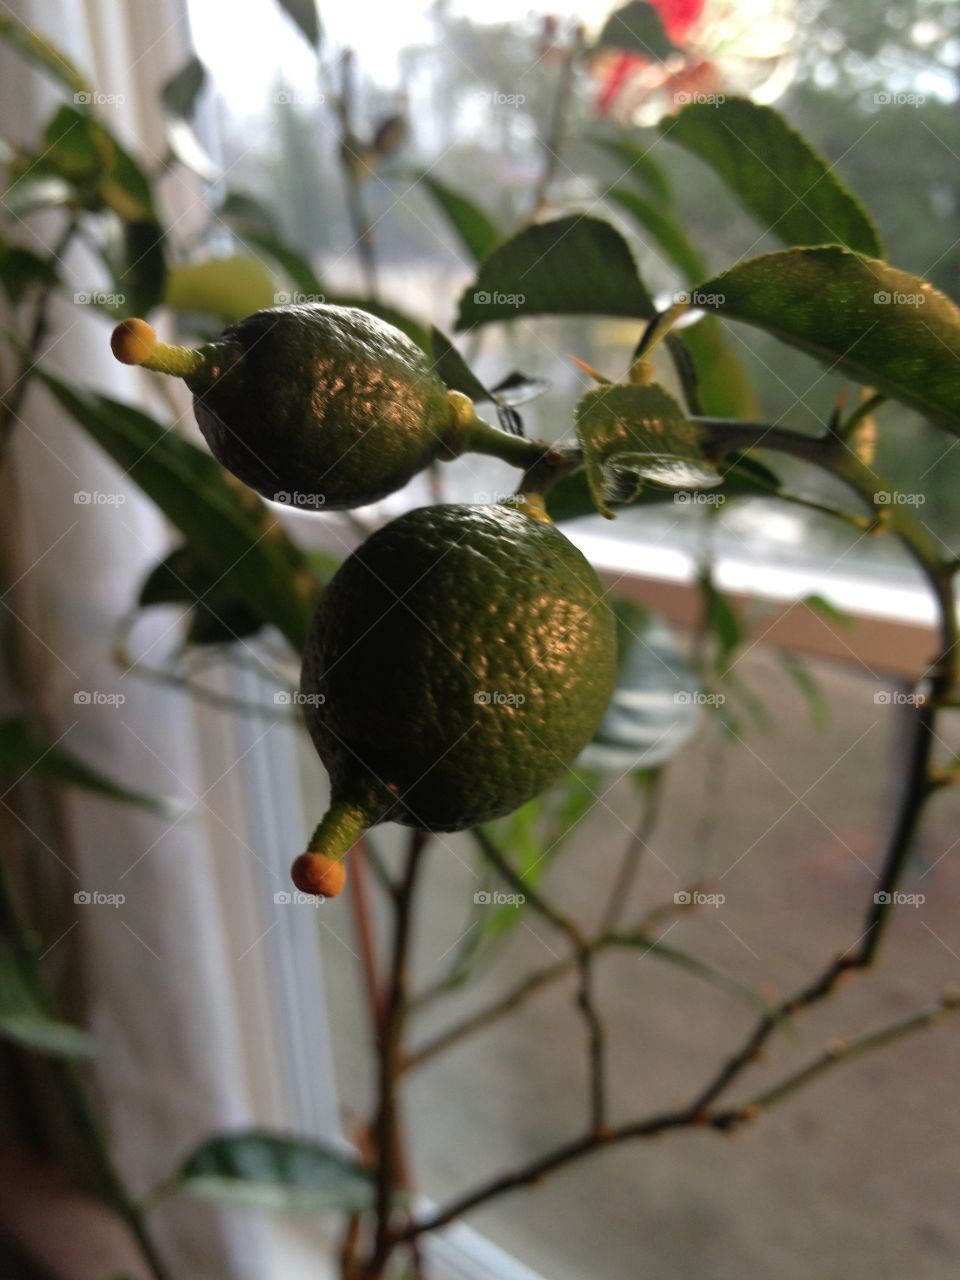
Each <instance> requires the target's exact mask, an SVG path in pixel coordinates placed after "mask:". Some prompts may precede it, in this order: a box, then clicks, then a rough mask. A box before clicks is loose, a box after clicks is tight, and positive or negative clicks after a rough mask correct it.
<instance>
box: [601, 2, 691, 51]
mask: <svg viewBox="0 0 960 1280" xmlns="http://www.w3.org/2000/svg"><path fill="white" fill-rule="evenodd" d="M597 44H598V45H600V46H601V48H604V47H607V46H610V45H612V46H613V47H614V48H616V49H627V50H629V52H630V53H641V54H644V55H645V56H646V57H648V58H650V59H652V60H653V61H654V62H663V61H664V59H666V58H669V56H670V54H671V53H677V52H678V50H677V46H676V45H675V44H674V43H673V41H672V40H671V39H670V37H669V36H668V35H667V33H666V31H664V29H663V21H662V19H661V17H660V14H659V12H658V11H657V9H656V8H654V6H653V5H652V4H648V3H647V0H631V3H630V4H625V5H624V6H623V8H622V9H616V10H615V11H614V12H613V13H611V15H610V17H609V18H608V19H607V21H606V22H605V23H604V26H603V30H602V31H601V32H600V35H599V37H598V38H597Z"/></svg>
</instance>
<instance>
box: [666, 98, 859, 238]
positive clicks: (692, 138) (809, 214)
mask: <svg viewBox="0 0 960 1280" xmlns="http://www.w3.org/2000/svg"><path fill="white" fill-rule="evenodd" d="M660 129H661V132H662V133H663V135H664V137H666V138H669V139H670V141H671V142H678V143H680V145H681V146H684V147H686V148H687V149H688V150H690V151H693V152H694V153H695V154H696V155H698V156H699V157H700V158H701V159H702V160H705V161H706V163H707V164H709V165H711V166H712V167H713V168H714V169H715V170H716V171H717V172H718V173H719V174H720V176H721V177H722V178H723V180H724V181H725V182H726V183H727V185H728V186H729V187H730V188H731V190H732V191H733V193H734V194H735V195H736V196H737V198H738V199H739V200H740V202H741V204H742V205H743V206H744V207H745V208H746V209H747V210H748V211H749V212H750V213H752V214H754V215H755V216H756V217H757V218H758V219H759V220H760V222H761V223H762V224H763V226H764V228H765V229H769V230H770V231H772V232H773V233H774V234H775V235H776V236H777V237H778V238H779V239H780V240H782V241H783V242H784V243H785V244H788V245H805V244H807V245H814V244H844V245H847V246H848V247H849V248H851V249H856V250H857V251H858V252H859V253H865V254H868V255H870V256H871V257H880V255H881V254H882V253H883V248H882V246H881V243H880V238H879V235H878V233H877V229H876V227H875V226H874V224H873V221H872V220H871V219H870V217H869V216H868V214H867V213H866V211H865V210H864V208H863V206H862V205H861V204H860V202H859V201H858V200H857V199H856V197H855V196H854V195H853V194H852V193H851V192H849V191H848V190H847V189H846V187H845V186H844V185H843V184H842V183H841V182H840V180H839V178H837V177H836V175H835V173H834V171H833V167H832V166H831V165H828V164H827V162H826V160H824V158H823V157H822V156H820V155H818V154H817V153H816V152H815V151H814V150H813V148H812V147H811V146H810V145H809V143H807V142H806V141H805V140H804V139H803V138H802V137H801V136H800V135H799V134H798V133H796V132H795V131H794V130H793V129H791V128H790V126H789V125H788V124H787V122H786V121H785V120H784V119H783V117H782V116H781V115H779V114H778V113H777V112H776V111H774V110H773V108H772V107H766V106H761V105H760V104H759V103H756V102H748V101H747V100H746V99H745V98H727V99H726V100H725V101H724V102H720V103H718V104H716V105H714V104H712V103H705V102H694V103H691V104H690V105H689V106H687V107H684V108H683V110H682V111H681V112H680V114H679V115H678V116H676V117H671V118H669V119H667V120H664V121H662V122H661V125H660Z"/></svg>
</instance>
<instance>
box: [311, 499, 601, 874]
mask: <svg viewBox="0 0 960 1280" xmlns="http://www.w3.org/2000/svg"><path fill="white" fill-rule="evenodd" d="M615 668H616V636H615V626H614V620H613V615H612V613H611V610H610V609H609V607H608V605H607V603H606V601H605V599H604V592H603V588H602V586H601V584H600V582H599V580H598V578H597V575H596V573H595V572H594V570H593V569H592V568H591V566H590V564H589V563H588V562H587V561H586V560H585V559H584V557H583V556H582V555H581V554H580V552H579V551H578V550H577V549H576V547H574V546H573V544H572V543H571V542H569V541H568V539H567V538H565V537H564V536H563V534H562V533H560V532H559V531H558V530H557V529H555V528H554V527H553V525H552V524H551V523H550V522H549V521H547V520H546V519H545V518H543V517H539V516H537V515H536V513H535V512H532V511H531V514H528V513H527V512H526V511H524V510H518V509H517V508H516V507H511V506H507V505H496V506H464V505H441V506H432V507H423V508H420V509H419V510H416V511H411V512H409V513H408V514H406V515H403V516H401V517H400V518H399V519H397V520H394V521H392V522H391V523H390V524H388V525H386V526H384V527H383V528H382V529H379V530H378V531H377V532H376V533H374V534H372V535H371V536H370V537H369V538H368V539H367V540H366V542H364V543H363V545H362V546H361V547H360V548H359V549H358V550H357V551H356V552H354V554H353V555H352V556H351V557H350V558H349V559H348V560H347V561H346V562H345V563H344V564H343V565H342V566H341V568H340V569H339V571H338V572H337V574H336V576H335V577H334V579H333V581H332V582H331V583H330V585H329V586H328V588H327V589H326V591H325V593H324V595H323V598H322V600H321V603H320V607H319V608H318V610H317V613H316V616H315V618H314V622H313V626H312V630H311V634H310V637H309V640H308V642H307V648H306V653H305V655H304V666H303V675H302V680H301V692H302V701H303V705H304V710H305V714H306V719H307V724H308V727H309V730H310V733H311V736H312V738H313V741H314V744H315V746H316V748H317V750H318V752H319V754H320V757H321V759H322V760H323V762H324V764H325V765H326V767H327V770H328V772H329V774H330V779H331V788H332V795H333V800H332V802H331V808H330V811H329V813H328V815H327V817H326V818H325V819H324V821H323V822H322V823H321V825H320V827H319V828H318V829H317V833H316V835H315V837H314V839H313V840H312V841H311V842H310V847H311V849H312V850H314V851H315V852H321V853H323V852H326V853H330V854H333V855H334V856H337V855H339V854H342V853H343V852H345V851H346V849H348V848H349V847H350V845H351V844H353V843H354V841H355V840H356V839H357V837H358V835H359V834H360V832H361V831H362V830H363V829H364V828H365V827H368V826H371V825H373V824H374V823H376V822H382V821H388V820H389V821H393V822H401V823H405V824H407V825H408V826H413V827H418V828H421V829H423V830H429V831H457V830H460V829H462V828H464V827H468V826H472V825H474V824H476V823H480V822H487V821H489V820H490V819H492V818H496V817H499V816H501V815H502V814H506V813H509V812H510V811H511V810H513V809H516V808H517V807H518V806H520V805H522V804H524V803H525V802H526V801H528V800H530V799H531V798H532V797H533V796H535V795H537V794H538V793H539V792H540V791H542V790H543V789H544V787H546V786H547V785H548V784H549V783H551V782H552V781H553V780H554V779H555V778H556V777H558V776H559V775H560V774H561V773H562V772H563V771H564V769H565V768H566V767H567V765H569V764H570V763H571V762H572V761H573V760H574V759H575V758H576V756H577V755H578V754H579V752H580V751H581V749H582V748H583V747H584V746H585V744H586V743H587V742H588V741H589V740H590V737H591V736H592V734H593V731H594V730H595V729H596V727H597V725H598V723H599V721H600V719H601V717H602V715H603V712H604V710H605V708H606V706H607V703H608V701H609V699H610V696H611V693H612V691H613V684H614V676H615Z"/></svg>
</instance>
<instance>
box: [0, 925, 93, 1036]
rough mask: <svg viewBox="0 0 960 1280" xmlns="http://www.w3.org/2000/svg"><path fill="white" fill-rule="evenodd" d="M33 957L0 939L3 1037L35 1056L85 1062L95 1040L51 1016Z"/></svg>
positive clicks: (1, 1033)
mask: <svg viewBox="0 0 960 1280" xmlns="http://www.w3.org/2000/svg"><path fill="white" fill-rule="evenodd" d="M35 966H36V962H35V960H34V958H33V957H32V956H28V955H26V954H25V953H24V952H23V951H22V950H19V949H18V948H16V947H14V946H13V945H12V944H11V943H9V942H7V941H6V940H4V939H0V1037H2V1038H3V1039H5V1040H12V1041H13V1042H14V1044H18V1045H20V1046H21V1047H22V1048H25V1049H32V1050H34V1051H35V1052H36V1053H43V1054H49V1055H50V1056H51V1057H57V1058H85V1057H89V1056H90V1055H91V1054H92V1053H93V1052H94V1043H93V1039H92V1038H91V1037H90V1036H89V1035H88V1034H87V1032H86V1031H82V1030H81V1029H80V1028H79V1027H73V1026H70V1024H69V1023H66V1022H60V1021H59V1019H57V1018H54V1017H52V1016H51V1014H50V1012H49V1007H48V1002H47V999H46V996H45V994H44V991H43V988H42V987H41V985H40V982H39V980H38V977H37V973H36V967H35Z"/></svg>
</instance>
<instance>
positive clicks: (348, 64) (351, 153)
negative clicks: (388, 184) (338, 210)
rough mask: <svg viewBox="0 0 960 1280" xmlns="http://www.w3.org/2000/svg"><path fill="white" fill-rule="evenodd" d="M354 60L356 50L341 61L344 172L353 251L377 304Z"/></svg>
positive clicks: (339, 105) (339, 110)
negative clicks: (357, 129) (357, 124)
mask: <svg viewBox="0 0 960 1280" xmlns="http://www.w3.org/2000/svg"><path fill="white" fill-rule="evenodd" d="M353 58H354V55H353V50H352V49H344V51H343V54H342V56H341V58H340V91H339V93H338V94H337V104H336V105H337V116H338V118H339V121H340V139H339V141H340V146H339V156H340V171H341V173H342V174H343V184H344V190H345V193H346V197H347V211H348V213H349V215H350V226H351V230H352V232H353V247H354V248H355V249H356V251H357V256H358V258H359V260H360V267H361V270H362V271H363V276H364V281H365V287H366V292H367V296H368V298H369V299H370V300H375V299H376V297H377V292H378V289H377V257H376V250H375V248H374V243H373V230H372V228H371V226H370V223H369V220H368V218H367V214H366V210H365V209H364V204H363V191H362V188H361V180H360V169H361V168H362V166H363V165H364V164H365V163H366V160H365V158H364V155H363V145H362V143H361V142H360V139H359V138H358V137H357V134H356V132H355V130H354V124H353V116H354V113H353V107H354V101H353V91H354V84H353V72H354V61H353Z"/></svg>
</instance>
